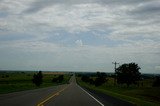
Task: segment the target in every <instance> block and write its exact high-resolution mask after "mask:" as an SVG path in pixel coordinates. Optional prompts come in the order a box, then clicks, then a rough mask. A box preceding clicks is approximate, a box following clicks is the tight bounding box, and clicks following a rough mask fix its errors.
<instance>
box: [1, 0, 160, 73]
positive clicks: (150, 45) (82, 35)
mask: <svg viewBox="0 0 160 106" xmlns="http://www.w3.org/2000/svg"><path fill="white" fill-rule="evenodd" d="M115 61H116V62H118V63H120V65H121V64H123V63H131V62H135V63H137V64H138V65H139V66H140V67H141V70H140V72H142V73H160V1H159V0H0V70H44V71H45V70H46V71H91V72H96V71H103V72H114V65H113V64H112V62H115Z"/></svg>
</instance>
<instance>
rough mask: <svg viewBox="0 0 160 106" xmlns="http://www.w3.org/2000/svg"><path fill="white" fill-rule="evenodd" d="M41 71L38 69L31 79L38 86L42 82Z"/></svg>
mask: <svg viewBox="0 0 160 106" xmlns="http://www.w3.org/2000/svg"><path fill="white" fill-rule="evenodd" d="M42 78H43V76H42V71H39V72H38V73H37V74H34V75H33V79H32V82H33V83H34V84H35V85H36V86H40V85H41V84H42Z"/></svg>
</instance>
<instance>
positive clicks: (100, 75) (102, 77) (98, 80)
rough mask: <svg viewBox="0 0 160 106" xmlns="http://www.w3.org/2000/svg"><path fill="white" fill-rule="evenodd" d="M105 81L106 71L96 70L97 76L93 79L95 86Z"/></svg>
mask: <svg viewBox="0 0 160 106" xmlns="http://www.w3.org/2000/svg"><path fill="white" fill-rule="evenodd" d="M105 82H106V73H100V72H97V78H96V79H95V86H100V85H102V84H103V83H105Z"/></svg>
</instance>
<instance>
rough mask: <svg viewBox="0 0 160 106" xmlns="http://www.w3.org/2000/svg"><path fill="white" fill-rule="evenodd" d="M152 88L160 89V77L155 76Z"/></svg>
mask: <svg viewBox="0 0 160 106" xmlns="http://www.w3.org/2000/svg"><path fill="white" fill-rule="evenodd" d="M152 86H153V87H160V76H156V78H155V80H154V82H153V85H152Z"/></svg>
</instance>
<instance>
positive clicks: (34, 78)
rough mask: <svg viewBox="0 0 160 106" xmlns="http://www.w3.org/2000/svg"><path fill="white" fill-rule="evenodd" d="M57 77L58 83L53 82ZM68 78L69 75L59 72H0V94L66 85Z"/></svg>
mask: <svg viewBox="0 0 160 106" xmlns="http://www.w3.org/2000/svg"><path fill="white" fill-rule="evenodd" d="M59 77H60V81H57V82H54V81H53V79H54V78H59ZM62 77H63V78H62ZM70 77H71V74H69V73H60V72H59V73H57V72H41V71H40V72H32V71H31V72H28V71H24V72H23V71H22V72H20V71H17V72H15V71H14V72H13V71H3V72H0V94H4V93H10V92H16V91H23V90H30V89H37V88H43V87H49V86H56V85H60V84H66V83H68V81H69V79H70Z"/></svg>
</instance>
